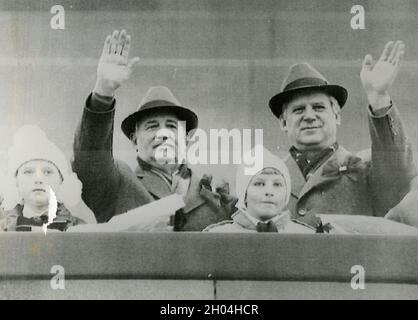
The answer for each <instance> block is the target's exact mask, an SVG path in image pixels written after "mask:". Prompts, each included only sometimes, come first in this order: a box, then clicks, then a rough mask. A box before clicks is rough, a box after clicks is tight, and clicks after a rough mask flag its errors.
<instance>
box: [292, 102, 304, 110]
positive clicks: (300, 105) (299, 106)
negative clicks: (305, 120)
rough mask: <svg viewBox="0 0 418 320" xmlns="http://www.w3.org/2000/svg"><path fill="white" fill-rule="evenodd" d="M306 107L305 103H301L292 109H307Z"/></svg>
mask: <svg viewBox="0 0 418 320" xmlns="http://www.w3.org/2000/svg"><path fill="white" fill-rule="evenodd" d="M305 107H306V104H305V103H299V104H295V105H293V106H291V109H296V108H305Z"/></svg>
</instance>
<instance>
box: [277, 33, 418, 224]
mask: <svg viewBox="0 0 418 320" xmlns="http://www.w3.org/2000/svg"><path fill="white" fill-rule="evenodd" d="M404 50H405V46H404V44H403V43H402V42H401V41H397V42H392V41H391V42H388V43H387V44H386V46H385V48H384V50H383V53H382V55H381V57H380V58H379V60H378V61H377V62H376V63H375V64H374V65H373V59H372V57H371V55H366V57H365V59H364V62H363V67H362V70H361V73H360V78H361V82H362V85H363V88H364V90H365V92H366V95H367V98H368V101H369V106H368V114H369V124H370V137H371V142H372V145H371V156H369V157H366V159H364V158H363V159H362V158H359V157H357V156H355V155H353V154H352V153H350V152H349V151H347V150H346V149H344V148H343V146H341V145H339V144H338V141H337V127H338V125H340V123H341V115H340V111H341V108H342V107H343V106H344V104H345V103H346V101H347V90H346V89H345V88H344V87H342V86H339V85H335V84H330V83H329V82H328V81H327V80H326V79H325V77H324V76H323V75H322V74H320V73H319V72H318V71H317V70H316V69H315V68H313V67H312V66H310V65H309V64H307V63H301V64H296V65H293V66H292V67H291V68H290V71H289V74H288V75H287V77H286V78H285V80H284V82H283V85H282V88H281V91H280V93H278V94H276V95H275V96H273V97H272V98H271V100H270V103H269V106H270V109H271V111H272V112H273V114H274V115H275V116H276V117H277V118H279V121H280V127H281V129H282V130H283V131H285V132H286V133H287V136H288V139H289V142H290V144H291V148H290V155H289V156H288V158H287V161H286V163H287V165H288V167H289V171H290V175H291V180H292V193H291V199H290V203H289V206H290V210H291V212H292V215H293V217H294V218H297V219H299V220H303V221H305V222H308V223H310V224H316V223H317V222H318V219H317V218H316V216H315V215H317V214H350V215H375V216H384V215H385V213H387V212H388V210H389V209H391V208H392V207H394V206H395V205H396V204H397V203H399V201H400V200H401V199H402V198H403V196H404V195H405V194H406V193H407V192H408V190H409V187H410V182H411V179H412V178H413V177H415V176H416V169H415V166H414V163H413V160H412V151H411V146H410V144H409V142H408V140H407V137H406V134H405V130H404V127H403V125H402V122H401V119H400V116H399V112H398V109H397V107H396V106H395V105H394V104H393V103H392V100H391V98H390V96H389V93H388V90H389V88H390V87H391V85H392V83H393V81H394V80H395V78H396V75H397V73H398V71H399V66H400V62H401V60H402V57H403V55H404Z"/></svg>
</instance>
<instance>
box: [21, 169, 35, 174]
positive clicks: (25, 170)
mask: <svg viewBox="0 0 418 320" xmlns="http://www.w3.org/2000/svg"><path fill="white" fill-rule="evenodd" d="M32 173H33V169H30V168H26V169H23V174H25V175H30V174H32Z"/></svg>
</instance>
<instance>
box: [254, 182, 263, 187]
mask: <svg viewBox="0 0 418 320" xmlns="http://www.w3.org/2000/svg"><path fill="white" fill-rule="evenodd" d="M254 185H255V186H256V187H263V186H264V182H254Z"/></svg>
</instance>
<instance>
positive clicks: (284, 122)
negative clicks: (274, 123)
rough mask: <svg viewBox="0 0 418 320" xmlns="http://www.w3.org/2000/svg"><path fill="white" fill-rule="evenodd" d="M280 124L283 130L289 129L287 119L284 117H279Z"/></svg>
mask: <svg viewBox="0 0 418 320" xmlns="http://www.w3.org/2000/svg"><path fill="white" fill-rule="evenodd" d="M279 124H280V129H281V130H282V131H287V123H286V119H284V118H283V117H280V118H279Z"/></svg>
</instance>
